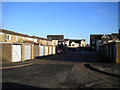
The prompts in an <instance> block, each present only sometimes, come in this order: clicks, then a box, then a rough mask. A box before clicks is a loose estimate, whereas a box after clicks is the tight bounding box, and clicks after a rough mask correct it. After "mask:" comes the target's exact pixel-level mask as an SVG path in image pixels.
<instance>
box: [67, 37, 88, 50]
mask: <svg viewBox="0 0 120 90" xmlns="http://www.w3.org/2000/svg"><path fill="white" fill-rule="evenodd" d="M65 45H66V46H67V47H72V48H77V47H85V46H86V42H85V39H80V40H79V39H65Z"/></svg>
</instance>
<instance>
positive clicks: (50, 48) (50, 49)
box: [49, 46, 53, 55]
mask: <svg viewBox="0 0 120 90" xmlns="http://www.w3.org/2000/svg"><path fill="white" fill-rule="evenodd" d="M52 51H53V50H52V46H50V47H49V55H51V54H52Z"/></svg>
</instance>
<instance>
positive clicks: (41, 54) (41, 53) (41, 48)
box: [40, 45, 44, 56]
mask: <svg viewBox="0 0 120 90" xmlns="http://www.w3.org/2000/svg"><path fill="white" fill-rule="evenodd" d="M43 55H44V52H43V46H42V45H40V56H43Z"/></svg>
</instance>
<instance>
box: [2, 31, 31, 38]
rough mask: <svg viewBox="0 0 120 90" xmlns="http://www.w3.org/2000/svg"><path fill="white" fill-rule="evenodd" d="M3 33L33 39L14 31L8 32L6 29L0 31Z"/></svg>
mask: <svg viewBox="0 0 120 90" xmlns="http://www.w3.org/2000/svg"><path fill="white" fill-rule="evenodd" d="M0 31H1V32H3V33H6V34H12V35H19V36H25V37H31V36H29V35H27V34H21V33H17V32H14V31H8V30H5V29H0Z"/></svg>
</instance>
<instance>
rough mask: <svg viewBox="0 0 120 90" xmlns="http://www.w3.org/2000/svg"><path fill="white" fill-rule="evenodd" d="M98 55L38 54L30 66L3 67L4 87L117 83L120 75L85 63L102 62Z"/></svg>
mask: <svg viewBox="0 0 120 90" xmlns="http://www.w3.org/2000/svg"><path fill="white" fill-rule="evenodd" d="M101 59H102V58H101V57H100V56H99V55H98V54H97V53H95V52H76V51H75V52H67V53H63V54H59V55H55V56H49V57H44V58H40V59H38V60H37V61H36V62H35V63H34V64H33V65H30V66H26V67H20V68H13V69H5V70H3V73H2V74H3V76H2V77H3V88H41V89H48V88H75V89H77V88H91V87H92V88H94V87H96V88H101V87H105V88H110V87H115V88H116V87H117V88H118V87H120V86H119V85H120V82H119V81H120V78H118V77H112V76H109V75H104V74H101V73H98V72H95V71H91V70H90V69H88V68H86V67H85V66H84V64H88V63H101V62H102V60H101ZM33 61H34V60H33Z"/></svg>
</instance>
